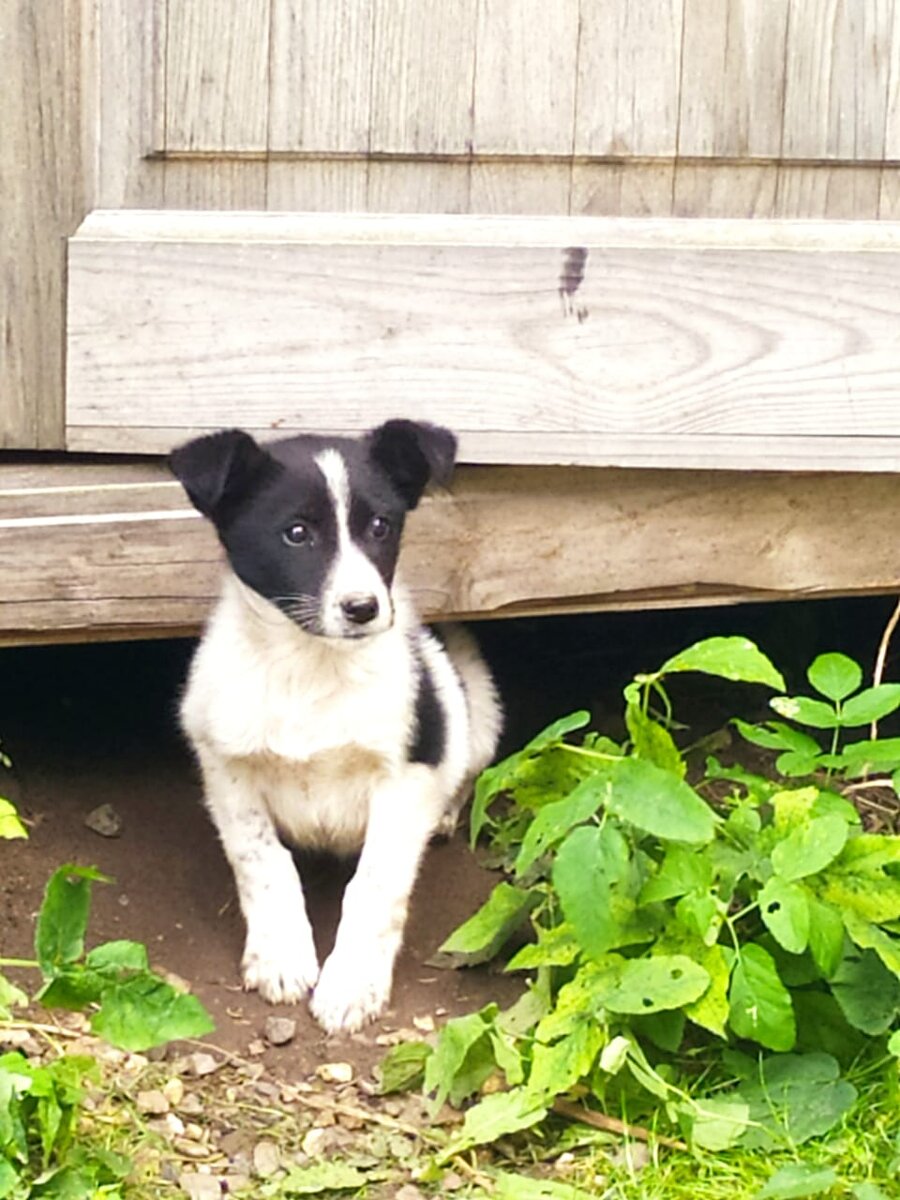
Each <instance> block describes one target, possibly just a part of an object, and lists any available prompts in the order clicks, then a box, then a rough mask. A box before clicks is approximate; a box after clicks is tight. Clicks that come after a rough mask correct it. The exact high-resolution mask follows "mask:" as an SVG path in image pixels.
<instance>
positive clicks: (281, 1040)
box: [266, 1017, 297, 1046]
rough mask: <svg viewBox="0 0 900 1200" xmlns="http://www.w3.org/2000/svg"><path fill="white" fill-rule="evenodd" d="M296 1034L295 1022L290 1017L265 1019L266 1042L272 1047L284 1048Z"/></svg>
mask: <svg viewBox="0 0 900 1200" xmlns="http://www.w3.org/2000/svg"><path fill="white" fill-rule="evenodd" d="M296 1033H297V1022H296V1021H294V1020H292V1019H291V1018H290V1017H267V1018H266V1041H267V1042H271V1044H272V1045H273V1046H286V1045H287V1043H288V1042H292V1041H293V1040H294V1037H295V1035H296Z"/></svg>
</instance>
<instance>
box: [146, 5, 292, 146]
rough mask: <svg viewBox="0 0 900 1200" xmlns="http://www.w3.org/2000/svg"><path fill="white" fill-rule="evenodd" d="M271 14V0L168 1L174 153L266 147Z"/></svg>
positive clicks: (168, 133)
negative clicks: (180, 151)
mask: <svg viewBox="0 0 900 1200" xmlns="http://www.w3.org/2000/svg"><path fill="white" fill-rule="evenodd" d="M269 17H270V0H166V33H165V47H166V52H165V87H164V93H163V95H164V104H165V148H166V150H167V151H179V150H192V151H196V150H201V151H225V150H265V149H266V146H267V144H268V139H267V133H268V120H269V111H268V107H269V106H268V102H269V38H270V29H269ZM132 19H134V17H132Z"/></svg>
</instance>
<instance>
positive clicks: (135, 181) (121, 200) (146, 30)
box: [96, 0, 166, 208]
mask: <svg viewBox="0 0 900 1200" xmlns="http://www.w3.org/2000/svg"><path fill="white" fill-rule="evenodd" d="M145 11H146V15H145V17H144V19H143V20H135V15H134V6H133V4H132V3H131V0H104V2H103V3H102V4H100V5H98V6H97V61H98V68H99V78H98V80H97V82H98V84H99V86H98V92H99V95H98V97H97V114H98V120H99V125H98V134H97V147H96V151H97V205H98V207H100V208H132V207H137V208H157V207H159V206H160V205H161V204H162V192H163V167H162V163H161V162H151V161H148V160H147V159H146V158H145V157H144V156H145V155H146V154H147V152H148V151H151V150H162V149H163V145H164V133H165V96H164V83H165V80H164V72H163V68H164V62H165V58H164V49H165V47H164V37H165V29H166V4H165V0H153V3H152V4H151V5H148V7H147V9H146V10H145Z"/></svg>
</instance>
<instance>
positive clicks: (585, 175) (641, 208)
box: [570, 162, 675, 217]
mask: <svg viewBox="0 0 900 1200" xmlns="http://www.w3.org/2000/svg"><path fill="white" fill-rule="evenodd" d="M674 176H675V164H674V162H652V163H608V162H607V163H575V165H574V166H573V168H572V198H571V205H570V211H571V212H572V213H573V214H576V215H577V214H584V215H590V216H596V217H668V216H671V215H672V189H673V185H674Z"/></svg>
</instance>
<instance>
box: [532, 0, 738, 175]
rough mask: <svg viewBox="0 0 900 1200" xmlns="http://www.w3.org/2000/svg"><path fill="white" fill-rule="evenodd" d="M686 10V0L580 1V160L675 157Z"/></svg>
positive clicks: (577, 150)
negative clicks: (582, 157)
mask: <svg viewBox="0 0 900 1200" xmlns="http://www.w3.org/2000/svg"><path fill="white" fill-rule="evenodd" d="M719 2H720V0H716V3H717V4H718V3H719ZM683 9H684V0H639V2H637V3H636V2H635V0H581V14H580V15H581V30H580V36H579V52H578V100H577V113H576V120H575V153H576V154H584V155H598V156H599V155H603V156H610V155H616V156H621V155H646V156H651V155H653V156H668V155H674V153H675V150H676V144H677V140H676V139H677V129H678V89H679V76H680V69H681V36H682V21H683ZM537 40H539V41H540V42H543V41H544V37H543V35H542V36H541V38H540V39H536V41H537Z"/></svg>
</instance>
